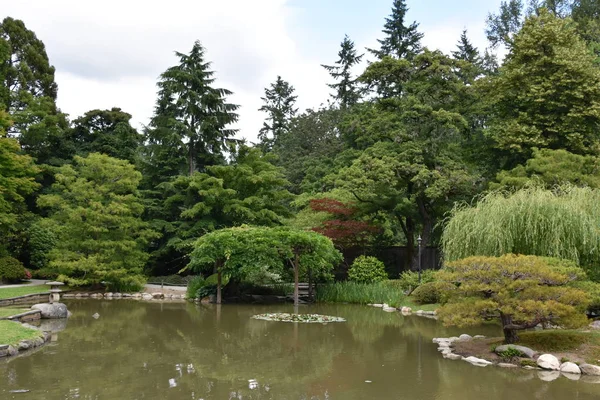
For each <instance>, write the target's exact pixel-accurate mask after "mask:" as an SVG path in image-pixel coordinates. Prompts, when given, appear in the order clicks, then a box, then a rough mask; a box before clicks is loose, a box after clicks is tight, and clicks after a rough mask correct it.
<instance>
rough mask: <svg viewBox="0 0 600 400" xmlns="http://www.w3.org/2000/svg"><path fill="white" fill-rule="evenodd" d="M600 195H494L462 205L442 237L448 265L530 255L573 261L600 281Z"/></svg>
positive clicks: (575, 191) (562, 191)
mask: <svg viewBox="0 0 600 400" xmlns="http://www.w3.org/2000/svg"><path fill="white" fill-rule="evenodd" d="M599 201H600V191H599V190H598V189H590V188H577V187H573V186H566V187H563V188H555V189H553V190H547V189H544V188H541V187H528V188H524V189H520V190H518V191H517V192H515V193H512V194H510V193H504V192H491V193H489V194H487V195H486V196H485V197H483V198H482V199H480V200H479V201H478V202H477V204H475V205H473V206H472V207H469V206H467V205H464V204H457V205H456V206H455V207H454V209H453V210H452V212H451V213H450V214H449V216H448V221H447V223H446V225H445V227H444V232H443V234H442V241H441V242H442V249H443V253H444V258H445V259H446V260H447V261H455V260H458V259H461V258H466V257H471V256H501V255H503V254H508V253H514V254H526V255H536V256H542V257H556V258H560V259H564V260H570V261H573V262H575V263H577V265H579V266H581V267H582V268H584V269H585V271H586V272H587V274H588V276H589V277H590V278H591V279H593V280H595V281H598V280H600V269H599V268H598V265H600V231H598V220H599V219H600V209H599V208H598V202H599Z"/></svg>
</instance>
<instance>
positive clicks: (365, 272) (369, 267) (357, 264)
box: [348, 256, 388, 283]
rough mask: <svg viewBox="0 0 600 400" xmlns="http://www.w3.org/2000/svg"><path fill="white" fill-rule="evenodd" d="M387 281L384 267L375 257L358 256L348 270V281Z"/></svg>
mask: <svg viewBox="0 0 600 400" xmlns="http://www.w3.org/2000/svg"><path fill="white" fill-rule="evenodd" d="M387 279H388V275H387V273H386V272H385V266H384V265H383V263H382V262H381V261H379V260H378V259H377V258H375V257H370V256H360V257H358V258H357V259H356V260H354V262H353V263H352V266H351V267H350V269H349V270H348V280H350V281H352V282H357V283H375V282H381V281H385V280H387Z"/></svg>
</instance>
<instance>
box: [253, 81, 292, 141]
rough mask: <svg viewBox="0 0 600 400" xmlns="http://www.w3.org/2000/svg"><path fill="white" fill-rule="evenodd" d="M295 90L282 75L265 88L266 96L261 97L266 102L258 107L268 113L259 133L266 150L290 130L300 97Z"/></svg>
mask: <svg viewBox="0 0 600 400" xmlns="http://www.w3.org/2000/svg"><path fill="white" fill-rule="evenodd" d="M294 91H295V89H294V87H293V86H292V85H290V83H289V82H287V81H284V80H283V79H281V76H277V80H276V81H275V83H272V84H271V87H270V88H265V97H261V100H262V101H263V102H264V104H263V106H262V107H261V108H259V109H258V111H263V112H265V113H267V114H268V116H267V119H266V120H265V122H264V123H263V127H262V128H261V130H260V132H259V134H258V138H259V139H260V141H261V146H262V147H263V150H264V151H270V150H271V149H272V148H273V146H274V145H275V144H276V143H277V142H278V141H279V138H281V136H282V135H284V134H286V133H287V132H288V131H289V129H290V123H291V120H292V118H294V116H295V115H296V112H298V109H297V108H294V105H295V104H296V99H297V97H298V96H294Z"/></svg>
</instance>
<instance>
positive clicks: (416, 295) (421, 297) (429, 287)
mask: <svg viewBox="0 0 600 400" xmlns="http://www.w3.org/2000/svg"><path fill="white" fill-rule="evenodd" d="M454 289H455V286H454V285H453V284H451V283H448V282H428V283H424V284H422V285H421V286H419V287H417V288H416V289H415V290H414V291H413V292H412V293H411V295H410V296H411V298H412V299H413V300H414V302H415V303H417V304H439V303H442V304H443V303H445V299H446V298H447V296H448V295H450V294H451V293H452V291H453V290H454Z"/></svg>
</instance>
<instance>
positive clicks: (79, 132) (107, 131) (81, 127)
mask: <svg viewBox="0 0 600 400" xmlns="http://www.w3.org/2000/svg"><path fill="white" fill-rule="evenodd" d="M130 120H131V114H128V113H126V112H123V111H122V110H121V109H120V108H116V107H115V108H112V109H110V110H91V111H88V112H86V113H85V114H84V115H83V116H82V117H79V118H77V119H75V120H74V121H73V128H72V129H71V130H70V131H69V132H68V134H67V138H68V140H71V141H72V143H73V147H74V151H75V153H76V154H77V155H79V156H82V157H85V156H87V155H88V154H90V153H102V154H106V155H108V156H110V157H114V158H119V159H121V160H127V161H129V162H131V163H132V164H133V163H135V161H136V158H137V155H136V154H137V153H136V152H137V150H138V147H139V146H140V144H141V143H142V137H141V135H140V134H139V133H138V132H137V131H136V130H135V128H133V127H132V126H131V124H130Z"/></svg>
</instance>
